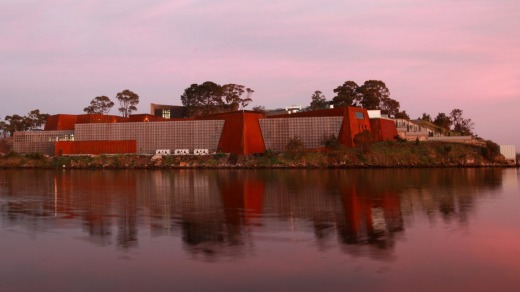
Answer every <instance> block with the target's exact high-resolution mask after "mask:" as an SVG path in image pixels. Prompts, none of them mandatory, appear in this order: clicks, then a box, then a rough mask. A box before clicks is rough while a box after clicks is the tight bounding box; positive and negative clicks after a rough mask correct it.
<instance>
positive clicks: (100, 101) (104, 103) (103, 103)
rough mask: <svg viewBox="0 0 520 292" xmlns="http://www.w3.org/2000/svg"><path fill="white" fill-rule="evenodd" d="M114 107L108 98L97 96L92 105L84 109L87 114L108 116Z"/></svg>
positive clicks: (91, 102)
mask: <svg viewBox="0 0 520 292" xmlns="http://www.w3.org/2000/svg"><path fill="white" fill-rule="evenodd" d="M113 106H114V103H113V102H112V101H111V100H110V98H108V96H104V95H102V96H97V97H96V98H94V99H93V100H92V101H90V105H89V106H87V107H86V108H84V109H83V111H84V112H86V113H87V114H102V115H106V114H108V112H110V109H112V107H113Z"/></svg>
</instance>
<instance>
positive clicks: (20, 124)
mask: <svg viewBox="0 0 520 292" xmlns="http://www.w3.org/2000/svg"><path fill="white" fill-rule="evenodd" d="M5 121H6V122H7V123H5V126H4V128H5V130H6V131H7V132H9V134H10V135H11V136H13V134H14V132H17V131H25V130H27V129H28V125H27V120H26V119H25V118H24V117H22V116H20V115H16V114H15V115H12V116H6V117H5Z"/></svg>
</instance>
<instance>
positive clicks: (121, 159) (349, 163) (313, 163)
mask: <svg viewBox="0 0 520 292" xmlns="http://www.w3.org/2000/svg"><path fill="white" fill-rule="evenodd" d="M360 137H361V136H360ZM365 138H367V137H363V139H364V140H363V139H362V140H363V142H360V144H358V146H357V147H355V148H348V147H345V146H343V145H337V144H333V143H332V141H333V139H332V137H330V139H329V140H330V141H329V142H330V143H331V145H332V147H330V146H328V147H324V148H321V149H315V150H305V149H303V147H302V146H303V145H302V143H301V140H300V139H298V138H293V139H291V141H290V142H289V143H288V145H287V151H285V152H280V153H277V152H274V151H271V150H266V151H265V152H264V153H259V154H252V155H230V154H223V153H217V154H213V155H203V156H194V155H187V156H177V155H165V156H161V157H159V158H157V157H155V159H152V156H150V155H132V154H128V155H76V156H56V157H49V156H47V155H43V154H40V153H31V154H25V155H22V154H17V153H14V152H10V153H8V154H4V155H2V156H0V168H82V169H83V168H94V169H95V168H185V167H190V168H235V167H241V168H267V167H268V168H273V167H275V168H277V167H281V168H294V167H312V168H325V167H344V168H357V167H482V166H506V165H507V163H506V162H505V160H504V157H503V156H502V155H500V154H499V150H498V146H497V145H496V144H495V143H493V142H491V141H487V142H486V143H485V146H477V145H469V144H461V143H444V142H423V141H421V142H419V143H417V142H416V141H412V142H397V141H386V142H370V140H367V139H365ZM366 141H369V143H365V142H366Z"/></svg>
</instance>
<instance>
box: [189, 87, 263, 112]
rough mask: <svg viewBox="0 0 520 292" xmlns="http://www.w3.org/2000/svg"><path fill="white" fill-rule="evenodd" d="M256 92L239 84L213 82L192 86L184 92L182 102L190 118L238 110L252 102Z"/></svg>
mask: <svg viewBox="0 0 520 292" xmlns="http://www.w3.org/2000/svg"><path fill="white" fill-rule="evenodd" d="M253 92H254V90H252V89H251V88H246V87H245V86H244V85H239V84H232V83H231V84H225V85H222V86H221V85H219V84H216V83H214V82H211V81H206V82H204V83H202V84H200V85H199V84H196V83H194V84H192V85H190V87H188V88H186V89H185V90H184V93H183V94H182V95H181V102H182V104H183V105H184V106H185V107H186V114H187V116H188V117H192V116H198V115H208V114H212V113H219V112H226V111H233V110H238V109H239V108H244V107H246V106H247V105H248V104H249V103H250V102H251V101H252V100H251V95H252V94H253Z"/></svg>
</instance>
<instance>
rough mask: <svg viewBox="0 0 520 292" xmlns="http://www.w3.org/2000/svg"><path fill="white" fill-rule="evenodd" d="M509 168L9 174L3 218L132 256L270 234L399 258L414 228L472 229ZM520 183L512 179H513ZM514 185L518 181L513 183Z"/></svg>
mask: <svg viewBox="0 0 520 292" xmlns="http://www.w3.org/2000/svg"><path fill="white" fill-rule="evenodd" d="M503 172H504V170H502V169H400V170H396V169H392V170H385V169H380V170H326V171H324V170H261V171H260V170H172V171H137V170H120V171H104V170H95V171H92V170H91V171H85V170H67V171H43V170H29V171H26V170H23V171H1V172H0V208H1V209H0V214H1V218H2V221H3V222H4V223H7V224H9V225H11V226H23V227H24V228H27V229H28V230H31V231H32V232H34V233H37V232H41V231H45V230H49V229H53V228H78V226H81V228H82V229H83V230H84V231H85V232H86V233H87V234H88V237H87V240H88V241H89V242H92V243H94V244H99V245H114V246H117V247H118V248H121V249H123V250H129V249H132V248H136V247H138V246H139V236H140V235H139V234H141V233H144V232H142V231H149V233H150V235H151V236H152V237H160V236H168V237H175V238H180V239H181V240H182V243H183V246H184V250H185V251H186V253H187V254H189V255H191V256H192V257H193V258H194V259H198V260H203V261H218V260H220V259H223V258H227V257H230V258H236V257H243V256H247V255H248V254H250V253H253V252H254V250H255V246H256V245H258V244H259V243H260V242H261V241H262V240H266V239H265V238H266V237H265V236H264V235H265V234H282V235H280V236H282V237H283V236H286V235H287V234H294V233H303V234H308V235H310V236H311V237H312V238H314V241H315V242H316V246H317V247H318V248H319V249H322V250H326V249H328V248H334V246H337V245H334V244H333V245H331V244H330V242H331V241H336V242H339V244H340V248H341V250H342V251H344V252H345V253H347V254H349V255H351V256H371V257H375V258H377V259H382V260H385V259H386V260H390V259H391V258H392V254H393V248H394V246H395V245H396V242H397V241H398V239H399V237H400V235H401V234H403V233H404V232H405V229H406V224H405V222H406V221H407V218H408V220H411V219H410V218H412V219H413V218H414V217H416V216H425V217H426V218H428V220H431V221H432V222H435V221H437V220H442V221H443V222H447V223H456V224H461V225H466V224H469V219H468V218H469V217H470V216H469V215H470V214H471V212H473V210H474V208H475V205H476V204H477V203H478V199H479V196H480V194H482V193H484V192H481V191H480V190H481V189H496V188H499V187H501V186H502V177H503ZM511 177H512V176H511ZM511 177H510V178H509V179H511V180H512V181H513V180H514V179H515V178H516V180H517V175H514V177H513V178H511Z"/></svg>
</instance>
